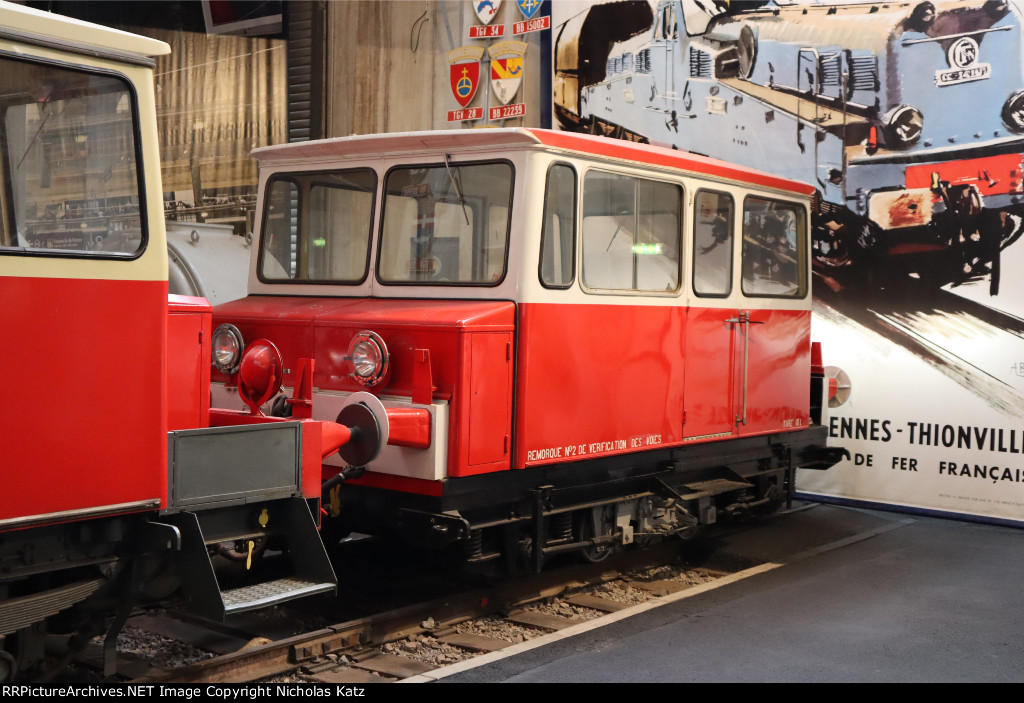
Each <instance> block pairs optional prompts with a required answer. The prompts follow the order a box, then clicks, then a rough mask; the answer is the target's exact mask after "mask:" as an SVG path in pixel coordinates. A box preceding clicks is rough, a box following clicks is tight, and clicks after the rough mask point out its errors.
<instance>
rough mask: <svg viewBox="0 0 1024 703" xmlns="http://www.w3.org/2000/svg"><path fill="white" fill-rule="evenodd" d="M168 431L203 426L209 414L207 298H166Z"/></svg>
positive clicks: (209, 308)
mask: <svg viewBox="0 0 1024 703" xmlns="http://www.w3.org/2000/svg"><path fill="white" fill-rule="evenodd" d="M168 297H169V300H168V308H169V309H168V313H169V314H168V316H167V429H168V430H183V429H189V428H194V427H205V426H206V425H207V423H208V422H209V420H208V417H209V412H210V393H209V391H208V390H207V389H209V387H210V339H209V336H210V335H209V332H208V330H209V329H210V320H211V318H212V317H213V308H212V307H211V306H210V303H209V302H207V300H206V298H193V297H189V296H184V295H171V296H168Z"/></svg>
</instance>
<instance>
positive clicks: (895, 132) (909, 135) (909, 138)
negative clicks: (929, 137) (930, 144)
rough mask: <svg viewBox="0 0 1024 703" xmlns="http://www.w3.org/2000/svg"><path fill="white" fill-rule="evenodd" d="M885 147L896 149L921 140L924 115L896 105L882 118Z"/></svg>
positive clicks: (911, 108) (912, 108)
mask: <svg viewBox="0 0 1024 703" xmlns="http://www.w3.org/2000/svg"><path fill="white" fill-rule="evenodd" d="M882 121H883V122H884V123H885V145H886V146H888V147H895V148H897V149H900V148H905V147H908V146H913V145H914V144H915V143H917V140H918V139H920V138H921V131H922V130H923V128H924V115H922V114H921V111H920V110H918V109H917V108H916V107H911V106H910V105H897V106H896V107H894V108H893V109H891V110H889V111H888V112H887V113H885V116H884V117H882Z"/></svg>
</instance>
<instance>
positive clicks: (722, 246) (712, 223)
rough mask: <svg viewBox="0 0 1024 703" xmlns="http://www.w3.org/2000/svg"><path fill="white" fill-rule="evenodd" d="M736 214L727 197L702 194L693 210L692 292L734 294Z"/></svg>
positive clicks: (703, 192) (700, 294)
mask: <svg viewBox="0 0 1024 703" xmlns="http://www.w3.org/2000/svg"><path fill="white" fill-rule="evenodd" d="M734 210H735V206H734V205H733V200H732V196H731V195H729V194H728V193H718V192H715V191H709V190H701V191H698V192H697V196H696V197H695V198H694V208H693V292H694V293H696V294H697V295H699V296H702V297H714V296H727V295H729V292H730V291H731V290H732V252H733V227H734V219H735V215H734Z"/></svg>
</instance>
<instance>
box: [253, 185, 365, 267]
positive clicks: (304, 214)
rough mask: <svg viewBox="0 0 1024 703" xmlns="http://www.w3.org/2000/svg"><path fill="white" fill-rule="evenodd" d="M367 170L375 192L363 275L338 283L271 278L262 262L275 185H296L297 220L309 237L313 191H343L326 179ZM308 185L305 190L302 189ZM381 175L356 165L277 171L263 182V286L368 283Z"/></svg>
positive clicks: (258, 262)
mask: <svg viewBox="0 0 1024 703" xmlns="http://www.w3.org/2000/svg"><path fill="white" fill-rule="evenodd" d="M356 171H365V172H368V173H370V174H371V175H372V176H373V189H372V191H371V192H370V217H369V227H368V228H367V231H366V256H365V258H364V261H363V275H362V276H361V277H360V278H359V279H358V280H351V281H350V280H338V279H331V278H327V279H320V278H315V279H314V278H268V277H266V276H265V275H264V273H263V262H264V257H265V254H266V252H267V250H266V248H265V247H264V241H265V237H266V235H267V224H268V223H269V222H270V216H269V214H270V203H271V200H272V199H271V198H270V197H269V193H270V189H271V187H272V186H273V185H274V184H275V183H279V182H285V183H291V184H292V185H294V186H295V187H296V189H297V191H298V197H299V200H298V213H299V214H298V219H299V235H300V237H301V236H303V234H308V230H307V229H306V228H307V227H308V224H307V222H306V221H307V220H308V219H309V202H308V201H309V200H310V198H311V194H312V190H313V188H316V187H321V188H340V187H339V186H338V185H337V184H335V183H330V182H329V181H328V180H327V177H329V176H331V175H332V174H341V173H346V172H356ZM304 185H305V187H303V186H304ZM379 190H380V174H379V173H377V170H376V169H375V168H372V167H370V166H357V167H354V168H334V169H330V170H315V171H277V172H275V173H271V174H270V175H269V176H267V179H266V181H264V183H263V192H262V196H263V209H262V212H261V216H260V236H259V254H257V257H256V278H257V279H258V280H259V281H260V283H265V284H267V285H331V286H359V285H362V284H363V283H365V282H366V279H367V278H368V277H369V274H370V261H371V253H372V249H373V236H374V231H375V225H376V222H375V218H376V213H377V196H378V195H379V194H380V193H379Z"/></svg>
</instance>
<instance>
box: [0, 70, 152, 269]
mask: <svg viewBox="0 0 1024 703" xmlns="http://www.w3.org/2000/svg"><path fill="white" fill-rule="evenodd" d="M0 69H2V70H0V111H2V122H0V172H2V174H3V188H2V190H0V219H2V222H3V227H2V229H0V249H13V250H17V251H18V253H32V254H44V253H51V252H52V253H58V252H59V253H61V254H65V255H66V254H85V255H98V256H108V257H109V256H115V257H125V256H127V257H131V256H135V255H137V254H138V253H139V252H140V251H141V249H142V247H143V245H144V243H145V242H144V238H143V232H142V225H141V221H140V217H139V213H140V200H139V190H140V189H139V178H138V175H137V168H136V158H137V153H138V152H137V149H136V142H135V107H134V102H133V94H132V92H131V87H130V86H129V84H128V83H127V81H125V80H123V79H121V78H119V77H116V76H113V75H106V74H95V73H89V72H86V71H81V70H77V69H68V68H65V67H61V66H52V65H47V64H36V63H30V62H27V61H20V60H16V59H10V58H0Z"/></svg>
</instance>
